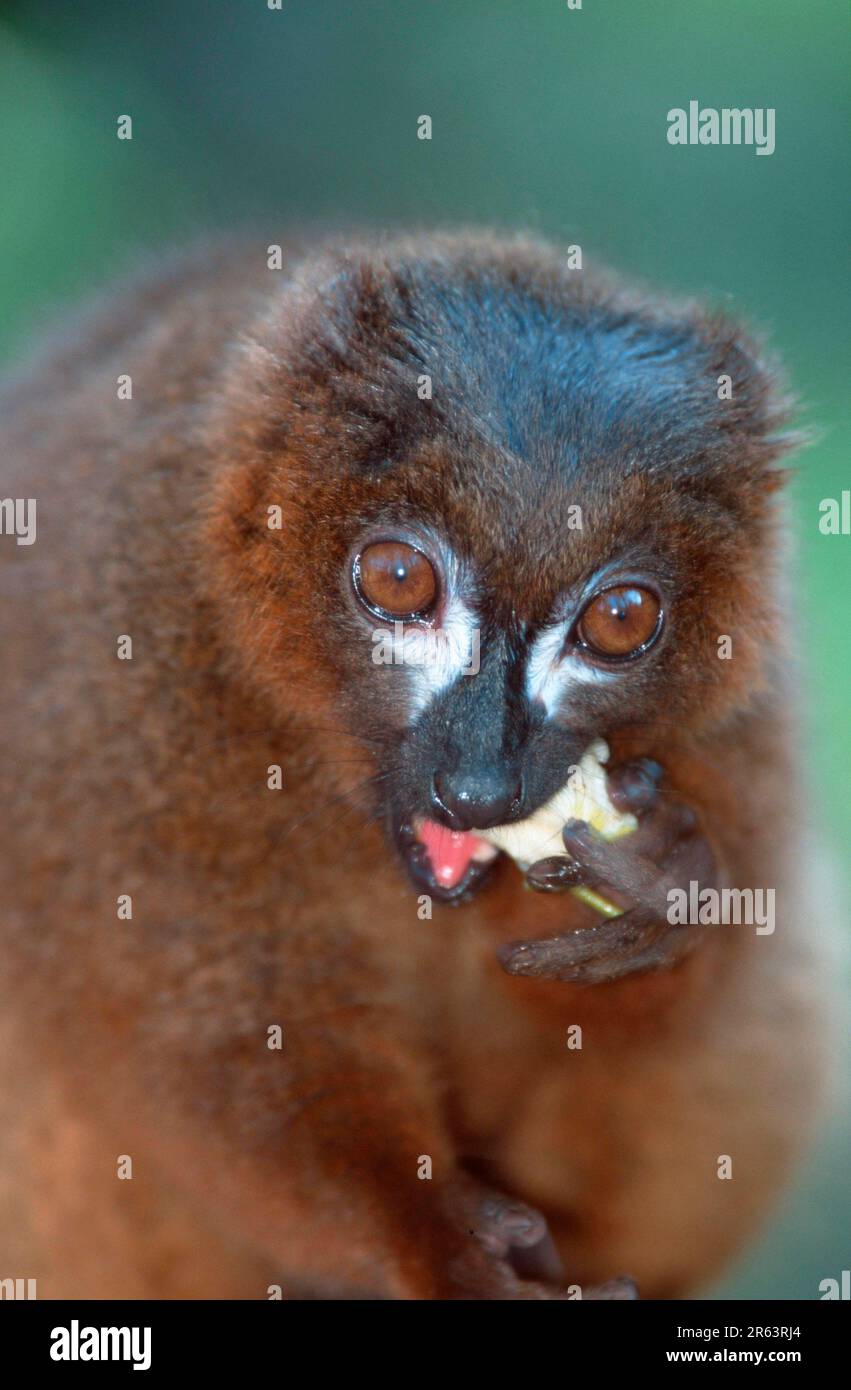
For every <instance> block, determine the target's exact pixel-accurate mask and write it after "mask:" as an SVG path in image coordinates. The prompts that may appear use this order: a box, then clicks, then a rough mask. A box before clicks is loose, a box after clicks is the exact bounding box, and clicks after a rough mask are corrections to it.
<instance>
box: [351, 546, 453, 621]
mask: <svg viewBox="0 0 851 1390" xmlns="http://www.w3.org/2000/svg"><path fill="white" fill-rule="evenodd" d="M353 577H354V583H355V589H356V591H357V594H358V597H359V598H360V599H361V601H362V602H363V603H365V604H366V606H367V608H369V609H371V610H372V612H373V613H375V614H377V615H378V616H379V617H388V618H396V619H402V620H407V621H409V622H411V621H413V620H414V619H416V618H424V617H426V615H427V614H428V613H429V611H430V609H431V608H432V607H433V605H434V601H435V599H436V598H437V575H436V574H435V572H434V566H433V565H432V563H431V561H430V560H429V559H428V557H427V556H426V555H424V554H423V552H422V551H421V550H417V549H416V547H415V546H413V545H408V543H407V541H374V542H373V544H372V545H368V546H366V548H365V549H364V550H362V551H361V553H360V555H359V556H358V557H357V559H356V560H355V564H354V570H353Z"/></svg>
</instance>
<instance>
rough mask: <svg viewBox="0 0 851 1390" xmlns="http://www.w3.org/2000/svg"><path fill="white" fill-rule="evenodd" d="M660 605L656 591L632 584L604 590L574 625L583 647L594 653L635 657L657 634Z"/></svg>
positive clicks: (659, 625) (660, 612) (659, 620)
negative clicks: (652, 591) (653, 592)
mask: <svg viewBox="0 0 851 1390" xmlns="http://www.w3.org/2000/svg"><path fill="white" fill-rule="evenodd" d="M661 626H662V607H661V604H660V603H659V600H658V598H657V597H656V595H655V594H652V593H651V592H650V590H649V589H641V588H639V587H638V586H637V585H634V584H629V585H627V584H623V585H617V586H616V587H615V588H612V589H605V590H604V591H603V593H602V594H598V595H597V597H596V598H593V599H592V600H591V602H590V603H589V604H588V607H587V608H586V609H585V610H584V611H583V613H582V615H581V616H580V619H579V622H578V623H577V626H576V635H577V637H578V638H579V641H580V643H581V645H582V646H584V647H587V648H588V649H589V651H591V652H592V653H594V654H595V655H597V656H604V657H612V658H618V657H620V658H624V657H631V656H638V655H640V653H641V652H643V651H645V650H646V648H647V647H649V646H650V644H651V643H652V642H653V641H654V639H655V638H656V637H657V636H658V633H659V630H660V628H661Z"/></svg>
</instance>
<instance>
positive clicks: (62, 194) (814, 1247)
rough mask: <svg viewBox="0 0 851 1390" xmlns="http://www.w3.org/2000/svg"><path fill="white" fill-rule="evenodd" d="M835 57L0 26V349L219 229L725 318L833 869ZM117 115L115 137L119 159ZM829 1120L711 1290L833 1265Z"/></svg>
mask: <svg viewBox="0 0 851 1390" xmlns="http://www.w3.org/2000/svg"><path fill="white" fill-rule="evenodd" d="M849 38H851V32H850V31H849V10H848V6H847V0H771V2H770V3H768V0H688V3H687V4H684V3H683V2H682V0H583V7H582V9H581V10H578V11H571V10H569V9H568V7H567V4H566V3H565V0H362V3H358V2H357V0H354V3H348V4H346V3H344V0H339V3H332V0H283V8H282V10H281V11H270V10H269V9H268V7H267V4H266V0H147V3H145V4H138V3H134V0H74V3H73V4H69V3H67V0H52V2H51V0H46V2H45V0H39V2H38V3H37V2H36V0H31V3H30V2H28V0H17V3H8V2H7V3H4V4H0V189H2V209H3V211H2V218H0V356H2V357H5V358H12V359H13V358H14V357H15V355H16V352H17V351H18V349H19V346H20V345H21V344H22V342H23V341H24V339H25V338H26V336H27V334H28V333H29V332H31V330H32V329H33V328H34V327H36V326H38V324H39V323H40V322H41V321H42V320H43V319H44V318H45V317H49V315H50V314H51V313H53V312H55V310H56V308H57V306H59V305H61V304H64V303H66V302H67V301H69V300H73V299H74V298H76V297H78V296H79V295H81V294H83V293H84V292H85V291H87V290H88V289H89V288H90V287H92V286H95V285H98V284H100V283H101V282H102V281H103V280H104V279H106V278H108V277H109V276H111V275H114V274H115V273H116V272H117V271H120V270H121V269H122V268H123V267H124V266H126V265H127V264H128V263H132V262H133V260H134V258H135V257H137V256H138V254H139V252H140V251H142V252H144V251H150V250H155V249H158V248H160V247H162V246H164V245H168V244H170V243H173V242H175V241H180V240H181V239H185V238H187V237H189V236H191V235H193V234H195V233H197V232H198V231H200V230H205V229H209V228H214V229H215V228H222V227H228V226H231V225H233V223H234V221H242V220H253V221H255V222H257V223H258V225H259V226H261V227H264V228H266V227H268V228H270V229H271V228H273V227H274V228H277V227H282V226H283V225H284V224H285V223H286V222H288V221H299V220H301V221H304V220H305V219H309V220H320V221H321V220H328V219H330V220H331V221H333V222H334V223H337V224H339V223H343V224H347V223H352V222H358V221H366V222H369V223H372V224H377V225H386V224H388V223H390V224H399V223H420V224H423V223H424V224H427V225H428V224H434V223H453V222H459V221H460V222H473V223H486V224H491V225H498V226H505V227H510V228H515V227H526V228H531V229H534V230H539V231H543V232H545V233H548V234H551V235H553V236H555V237H559V238H565V239H567V240H569V241H571V242H579V243H580V244H581V245H582V247H583V251H584V254H585V257H586V264H587V263H588V262H589V261H591V260H593V259H602V260H604V261H607V262H609V263H611V264H613V265H615V266H617V267H620V268H622V269H624V270H627V271H629V272H630V273H633V274H636V275H638V276H640V277H646V278H647V279H649V280H651V281H653V282H655V283H656V284H658V285H659V286H661V287H663V288H667V289H670V290H674V291H685V292H688V293H697V294H701V295H705V296H708V297H710V298H712V299H714V300H716V301H717V302H720V303H728V304H729V305H730V306H731V307H732V306H735V308H736V309H737V310H739V311H740V312H741V313H743V314H744V315H745V316H746V317H748V318H750V319H751V320H752V321H753V322H754V323H755V324H756V325H758V326H760V327H762V328H764V329H765V330H767V331H768V333H769V335H770V337H771V338H772V340H773V342H774V343H775V345H776V346H777V348H778V349H779V350H780V352H781V353H782V356H783V357H784V359H785V362H786V364H787V367H788V371H789V375H790V378H791V380H792V383H793V386H794V388H795V390H796V391H797V392H798V394H799V395H800V397H801V399H802V401H803V402H804V403H805V408H804V411H803V417H802V418H803V420H804V421H805V422H809V423H811V424H813V425H815V426H816V427H817V428H818V430H819V432H820V433H819V439H818V442H817V444H816V445H815V446H814V447H813V448H811V449H810V450H809V451H808V452H807V453H806V454H804V455H803V456H802V458H801V459H800V462H799V466H800V472H799V475H798V477H797V479H796V482H795V484H794V489H793V514H794V522H795V530H796V536H797V543H798V550H799V560H800V575H801V584H800V604H801V608H802V615H803V637H804V642H803V653H804V671H805V677H806V681H807V683H808V694H809V708H808V747H807V756H808V761H809V764H810V767H811V771H812V778H813V785H814V786H815V787H817V789H818V795H819V797H820V798H821V799H822V801H823V805H824V810H825V819H826V823H827V825H828V827H829V832H830V834H831V835H832V836H833V839H834V842H835V846H836V849H837V851H838V853H839V855H840V857H842V858H843V859H844V857H845V849H846V846H847V844H848V843H849V836H850V835H851V796H849V794H848V776H849V769H851V720H849V718H848V713H849V679H848V678H849V672H851V622H849V599H851V582H849V581H851V537H849V536H844V537H843V536H828V537H825V536H822V535H820V533H819V530H818V516H819V513H818V503H819V501H820V500H821V499H822V498H826V497H836V498H838V497H839V496H840V494H841V490H842V488H843V487H846V488H847V487H851V466H849V460H851V450H849V428H848V425H849V421H848V408H847V403H846V398H845V393H844V391H843V387H844V385H845V382H846V380H847V377H848V367H849V362H848V356H847V352H846V346H847V342H848V335H847V332H846V331H845V330H846V323H847V320H848V311H849V302H848V284H849V281H848V269H849V267H848V263H847V259H846V257H847V248H848V246H849V225H848V224H849V197H848V194H849V188H848V180H847V170H846V165H845V162H844V160H843V144H844V142H845V141H846V139H847V128H848V116H849V102H848V95H849V93H848V66H849V64H848V58H849ZM691 99H695V100H698V101H700V102H701V104H703V105H707V106H714V107H718V108H720V107H723V106H739V107H741V106H749V107H774V108H775V110H776V112H777V116H776V141H777V147H776V151H775V153H774V154H773V155H772V156H770V157H757V155H756V153H755V151H754V150H753V149H749V148H745V147H742V148H732V147H728V148H704V147H700V146H695V147H682V148H678V147H671V146H669V145H668V143H667V141H666V138H665V136H666V128H667V123H666V113H667V111H668V109H669V108H671V107H674V106H682V107H687V106H688V102H689V101H690V100H691ZM125 113H126V114H130V115H132V117H133V122H134V138H133V140H132V142H122V141H119V140H118V139H117V138H116V133H115V131H116V118H117V117H118V116H119V115H122V114H125ZM423 113H426V114H428V115H430V116H431V117H432V119H433V123H434V138H433V139H432V141H431V142H425V141H419V140H417V139H416V120H417V117H418V116H419V115H420V114H423ZM813 926H814V929H817V926H818V924H817V923H816V922H814V924H813ZM781 1045H782V1044H781ZM834 1109H835V1110H836V1111H837V1112H839V1113H838V1114H837V1118H836V1121H835V1123H834V1125H833V1127H832V1130H831V1132H830V1133H829V1134H828V1135H827V1136H826V1137H825V1138H823V1140H822V1142H821V1144H820V1147H819V1151H818V1153H817V1154H816V1155H815V1157H814V1159H813V1161H812V1162H811V1163H810V1164H809V1166H808V1167H807V1168H806V1169H805V1171H804V1172H803V1174H802V1177H801V1180H800V1182H799V1183H798V1185H797V1187H796V1189H795V1190H794V1191H793V1192H792V1193H791V1194H790V1195H789V1196H788V1197H787V1198H786V1199H785V1200H784V1203H783V1206H782V1209H781V1210H780V1211H779V1212H778V1213H776V1215H775V1218H774V1220H773V1222H772V1224H771V1226H770V1227H769V1229H768V1230H767V1232H766V1233H765V1236H764V1238H763V1239H762V1240H761V1242H759V1243H757V1244H755V1245H754V1246H753V1247H752V1248H751V1250H750V1252H749V1254H748V1255H747V1257H746V1258H745V1259H744V1260H743V1261H742V1262H741V1263H740V1264H739V1266H738V1267H737V1268H735V1269H733V1270H731V1272H730V1275H729V1277H728V1278H727V1280H726V1281H725V1282H724V1283H723V1285H721V1286H720V1287H718V1288H715V1289H712V1290H710V1291H709V1292H710V1294H712V1295H718V1294H722V1295H723V1294H730V1295H732V1296H734V1297H746V1298H747V1297H768V1298H782V1297H790V1298H807V1299H809V1298H814V1297H818V1283H819V1281H820V1280H821V1279H823V1278H827V1277H835V1278H838V1277H839V1274H840V1271H841V1270H842V1269H843V1268H848V1267H849V1266H851V1239H849V1224H851V1223H849V1219H848V1218H849V1212H851V1190H849V1178H848V1173H849V1160H851V1136H849V1125H848V1118H847V1117H848V1106H847V1103H846V1102H844V1101H842V1102H840V1103H838V1104H837V1105H836V1106H835V1107H834ZM672 1180H674V1179H672Z"/></svg>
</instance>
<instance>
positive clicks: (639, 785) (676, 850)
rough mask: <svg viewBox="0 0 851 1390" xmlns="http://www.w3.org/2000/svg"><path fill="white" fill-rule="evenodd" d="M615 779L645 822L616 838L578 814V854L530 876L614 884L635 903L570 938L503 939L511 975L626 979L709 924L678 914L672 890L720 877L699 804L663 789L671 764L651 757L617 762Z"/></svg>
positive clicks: (617, 791)
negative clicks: (672, 909)
mask: <svg viewBox="0 0 851 1390" xmlns="http://www.w3.org/2000/svg"><path fill="white" fill-rule="evenodd" d="M607 779H608V787H609V796H610V798H611V800H612V803H613V804H614V805H615V806H616V807H617V809H618V810H621V811H631V812H632V813H633V815H635V816H636V817H638V821H639V826H638V830H637V831H635V832H634V834H632V835H629V836H624V837H623V838H622V839H619V840H608V841H607V840H604V839H603V838H602V837H601V836H599V835H598V834H597V833H596V832H595V831H594V830H592V829H591V827H590V826H588V825H587V824H586V823H585V822H584V821H570V822H568V824H567V825H566V826H565V828H564V831H563V835H562V838H563V840H564V845H565V849H566V850H567V852H568V854H569V856H570V858H569V859H566V858H564V857H562V856H558V857H556V858H552V859H541V860H539V861H538V862H537V863H536V864H532V865H531V867H530V868H529V870H528V873H527V875H526V881H527V883H528V884H529V886H530V887H531V888H534V889H536V890H537V891H539V892H563V891H565V889H568V888H574V887H578V886H585V887H589V888H593V889H597V888H600V889H602V890H603V892H604V893H605V891H606V889H608V890H610V891H611V892H612V893H613V894H614V895H615V896H616V897H617V899H618V900H619V903H620V904H621V905H623V906H624V909H625V910H624V912H623V913H622V915H621V916H619V917H614V918H610V919H608V920H606V921H603V922H600V923H599V924H598V925H596V926H592V927H586V928H582V929H580V930H578V931H571V932H566V933H565V934H564V935H563V936H556V937H552V938H550V939H548V940H540V941H517V942H512V943H511V944H509V945H507V946H503V947H501V948H500V950H499V952H498V954H499V959H500V962H501V964H502V966H503V969H505V970H506V971H507V972H508V973H509V974H510V975H528V976H533V977H537V978H541V979H551V980H569V981H574V982H576V983H581V984H597V983H600V982H602V981H605V980H616V979H619V978H621V977H622V976H624V975H634V974H637V973H639V972H640V971H645V970H657V969H660V968H663V967H665V966H670V965H672V964H674V962H676V961H677V960H679V959H680V958H681V957H682V956H683V955H684V954H686V953H687V952H688V951H690V950H691V949H692V948H693V947H694V945H696V943H697V941H698V939H699V934H700V932H701V930H704V931H705V930H707V928H700V927H698V926H672V925H671V924H670V922H669V920H668V911H669V898H668V894H669V892H670V891H671V889H674V888H682V889H685V890H686V892H687V891H688V887H689V883H690V882H691V881H696V882H697V883H699V885H700V888H707V887H713V886H715V883H716V878H717V867H716V862H715V856H714V854H713V852H712V848H711V846H710V844H709V841H708V840H707V838H706V836H705V835H704V834H703V832H702V830H701V828H700V825H699V822H698V819H697V816H696V814H695V812H694V811H693V810H692V808H691V807H690V806H687V805H686V804H685V803H684V802H682V801H680V800H678V799H677V798H676V796H675V795H674V794H673V793H668V792H664V791H660V782H661V779H662V769H661V768H660V767H659V765H658V763H654V762H652V761H651V760H650V759H649V758H640V759H638V760H637V761H635V762H632V763H625V764H623V766H621V767H618V768H613V769H612V770H611V771H609V772H608V773H607Z"/></svg>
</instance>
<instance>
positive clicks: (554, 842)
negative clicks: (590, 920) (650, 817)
mask: <svg viewBox="0 0 851 1390" xmlns="http://www.w3.org/2000/svg"><path fill="white" fill-rule="evenodd" d="M608 760H609V746H608V744H607V743H606V741H605V739H602V738H598V739H595V740H594V742H593V743H591V744H589V746H588V748H586V750H585V752H584V753H583V755H582V757H581V758H580V760H579V763H578V765H577V767H576V768H575V769H574V771H573V772H572V774H571V776H570V777H569V779H568V781H567V782H566V783H565V785H564V786H563V787H562V788H560V790H559V791H557V792H556V794H555V796H552V797H551V798H550V800H549V801H547V802H545V804H544V805H543V806H540V807H539V808H538V810H537V811H536V812H535V814H534V815H533V816H529V817H528V818H527V819H526V820H522V821H517V822H516V823H515V824H514V825H497V826H493V827H492V828H491V829H490V830H476V831H475V832H474V833H475V834H476V835H477V836H478V837H479V838H480V839H482V840H487V841H488V842H489V843H490V844H492V845H496V846H497V848H498V849H501V850H504V851H505V853H506V854H508V855H510V856H511V858H512V859H513V860H514V862H515V864H517V865H518V867H519V868H520V869H522V870H523V872H524V873H525V872H526V870H527V869H528V868H529V866H530V865H531V864H536V863H537V862H538V860H539V859H550V858H552V856H553V855H562V854H565V848H564V844H563V841H562V838H561V832H562V830H563V829H564V827H565V825H566V824H567V822H568V821H569V820H583V821H587V823H588V824H589V825H590V826H592V827H593V829H594V830H596V831H597V832H598V833H599V834H600V835H602V836H603V837H604V838H605V839H607V840H615V839H618V838H619V837H620V836H621V835H631V834H632V832H633V831H634V830H636V829H637V828H638V822H637V820H636V819H635V816H633V815H632V814H630V813H629V812H626V813H624V812H621V811H618V810H616V809H615V807H614V806H613V805H612V803H611V801H610V800H609V793H608V788H607V786H606V772H605V767H604V764H605V763H607V762H608ZM570 892H572V893H573V895H574V896H575V897H577V898H580V899H581V900H582V901H583V902H586V903H587V904H588V906H589V907H593V908H595V909H596V910H597V911H598V912H602V913H603V914H604V915H605V916H607V917H617V916H619V915H620V911H621V909H620V908H618V907H615V906H614V904H613V903H610V902H609V901H608V900H607V899H606V898H603V897H601V896H600V894H599V893H595V892H594V891H593V889H590V888H581V887H580V888H571V889H570Z"/></svg>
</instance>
